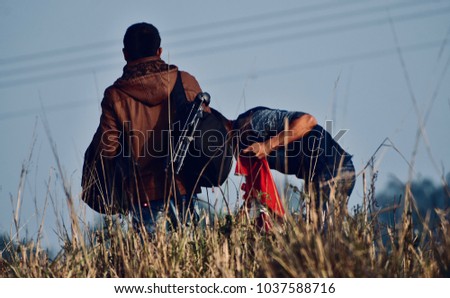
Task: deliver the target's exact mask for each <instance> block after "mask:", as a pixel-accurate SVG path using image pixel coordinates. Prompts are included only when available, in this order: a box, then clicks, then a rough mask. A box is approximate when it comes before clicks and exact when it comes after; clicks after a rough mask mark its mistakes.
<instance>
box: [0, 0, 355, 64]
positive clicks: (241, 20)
mask: <svg viewBox="0 0 450 298" xmlns="http://www.w3.org/2000/svg"><path fill="white" fill-rule="evenodd" d="M355 3H361V0H346V1H330V2H327V3H320V4H313V5H309V6H301V7H297V8H290V9H283V10H279V11H272V12H268V13H261V14H255V15H251V16H244V17H238V18H231V19H226V20H221V21H216V22H212V23H202V24H198V25H191V26H185V27H182V28H176V29H172V30H168V31H166V32H165V34H167V35H168V36H170V35H180V34H185V33H186V32H189V33H192V32H197V33H198V32H202V31H207V30H211V29H217V28H220V27H224V26H226V27H229V26H230V25H234V26H237V25H240V24H246V23H252V22H255V21H259V20H262V19H263V20H268V19H273V18H278V17H279V16H282V17H286V16H288V15H295V14H305V13H311V12H315V11H321V10H325V9H330V8H332V7H335V6H339V7H345V6H347V5H352V4H355ZM165 38H166V37H165ZM119 42H121V41H120V40H105V41H99V42H93V43H89V44H84V45H77V46H70V47H65V48H60V49H54V50H48V51H42V52H38V53H30V54H23V55H18V56H14V57H9V58H3V59H0V65H9V64H14V63H18V62H24V61H29V60H35V59H42V58H48V57H51V58H55V57H56V56H60V55H66V54H72V53H77V52H84V51H86V50H90V49H98V48H105V47H111V46H113V45H117V44H118V43H119Z"/></svg>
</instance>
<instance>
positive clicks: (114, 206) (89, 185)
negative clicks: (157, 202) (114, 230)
mask: <svg viewBox="0 0 450 298" xmlns="http://www.w3.org/2000/svg"><path fill="white" fill-rule="evenodd" d="M94 138H95V136H94ZM96 144H97V143H96V142H95V140H93V142H92V143H91V145H90V146H89V147H88V148H87V150H86V153H85V155H84V164H83V175H82V179H81V186H82V188H83V190H82V194H81V198H82V200H83V201H84V202H85V203H86V204H87V205H88V206H89V207H90V208H92V209H93V210H95V211H97V212H99V213H102V214H110V215H111V214H117V213H122V214H125V213H126V212H127V210H128V199H127V197H126V195H125V177H126V175H125V173H124V170H125V169H126V167H125V166H126V165H125V162H124V160H123V157H121V156H119V157H116V158H112V159H111V158H102V157H101V155H100V154H99V152H98V149H97V148H94V145H96Z"/></svg>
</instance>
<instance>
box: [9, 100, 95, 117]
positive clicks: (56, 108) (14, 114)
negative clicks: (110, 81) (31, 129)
mask: <svg viewBox="0 0 450 298" xmlns="http://www.w3.org/2000/svg"><path fill="white" fill-rule="evenodd" d="M94 103H97V101H95V100H75V101H71V102H66V103H59V104H54V105H48V106H45V107H44V108H45V111H46V112H56V111H61V110H67V109H73V108H78V107H82V106H87V105H92V104H94ZM40 112H42V108H30V109H23V110H19V111H14V112H6V113H0V121H2V120H8V119H15V118H20V117H25V116H30V115H36V114H39V113H40Z"/></svg>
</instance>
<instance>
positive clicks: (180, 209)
mask: <svg viewBox="0 0 450 298" xmlns="http://www.w3.org/2000/svg"><path fill="white" fill-rule="evenodd" d="M197 201H198V198H197V195H195V194H194V195H192V196H187V195H182V196H180V197H179V198H177V199H175V198H172V199H171V200H170V206H169V210H170V213H169V214H170V217H169V218H170V220H171V223H172V227H173V228H177V227H179V226H182V227H183V226H191V225H196V224H197V223H198V221H199V215H198V212H197Z"/></svg>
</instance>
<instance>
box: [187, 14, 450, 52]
mask: <svg viewBox="0 0 450 298" xmlns="http://www.w3.org/2000/svg"><path fill="white" fill-rule="evenodd" d="M449 12H450V7H445V8H439V9H436V10H430V11H427V12H417V13H412V14H406V15H401V16H397V17H395V18H393V19H394V21H396V22H405V21H410V20H414V19H419V18H426V17H431V16H437V15H443V14H448V13H449ZM387 22H388V19H387V17H383V18H379V19H375V20H370V21H363V22H355V23H353V24H344V25H337V26H333V27H331V28H324V29H315V30H309V31H303V32H295V33H288V34H283V35H278V36H274V37H270V38H268V37H264V38H258V39H253V40H247V41H245V42H235V43H228V44H226V45H220V46H214V47H209V48H204V49H198V50H192V51H185V52H182V53H180V55H179V56H189V57H195V56H199V55H205V54H209V53H211V52H214V53H219V52H228V51H230V50H234V49H243V48H251V47H256V46H261V45H265V44H268V43H273V42H281V41H286V40H291V41H292V40H299V39H301V38H305V37H311V36H314V37H317V36H320V35H326V34H332V33H336V32H345V31H350V30H360V29H363V28H368V27H373V26H379V25H382V24H385V23H387Z"/></svg>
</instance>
